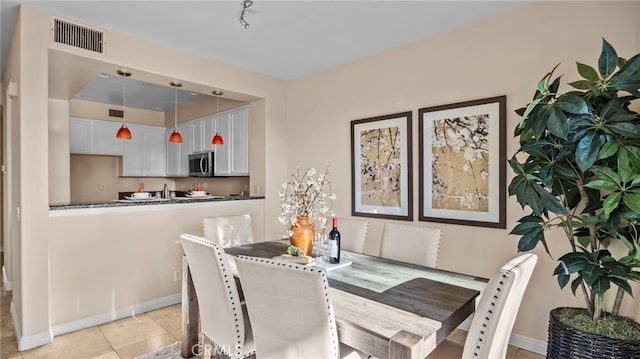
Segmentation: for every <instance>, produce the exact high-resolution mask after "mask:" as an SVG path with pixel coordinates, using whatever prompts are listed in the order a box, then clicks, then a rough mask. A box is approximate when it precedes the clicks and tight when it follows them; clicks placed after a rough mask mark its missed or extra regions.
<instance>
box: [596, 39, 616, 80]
mask: <svg viewBox="0 0 640 359" xmlns="http://www.w3.org/2000/svg"><path fill="white" fill-rule="evenodd" d="M616 66H618V54H616V50H615V49H614V48H613V46H611V44H609V43H608V42H607V40H605V39H602V52H601V53H600V58H599V59H598V69H599V70H600V74H601V75H602V78H604V79H606V78H608V77H609V76H610V75H611V74H612V73H613V71H615V70H616Z"/></svg>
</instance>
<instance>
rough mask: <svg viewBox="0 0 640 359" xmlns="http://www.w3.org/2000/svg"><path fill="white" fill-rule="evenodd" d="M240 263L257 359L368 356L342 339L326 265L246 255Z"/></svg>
mask: <svg viewBox="0 0 640 359" xmlns="http://www.w3.org/2000/svg"><path fill="white" fill-rule="evenodd" d="M236 265H237V267H238V276H239V277H240V283H242V286H243V289H244V292H245V299H246V303H247V309H248V312H249V317H250V318H251V325H252V326H253V335H254V338H255V343H256V357H257V358H260V359H300V358H305V359H331V358H361V357H362V358H367V356H366V355H364V354H361V353H360V352H358V351H356V350H354V349H352V348H350V347H348V346H346V345H341V344H340V341H339V340H338V330H337V327H336V321H335V317H334V314H333V306H332V304H331V300H330V299H329V293H328V288H329V283H328V281H327V275H326V272H325V270H324V269H322V268H317V267H306V266H303V265H297V264H292V263H285V262H276V261H272V260H269V259H265V258H255V257H246V256H238V257H236ZM361 355H362V356H361Z"/></svg>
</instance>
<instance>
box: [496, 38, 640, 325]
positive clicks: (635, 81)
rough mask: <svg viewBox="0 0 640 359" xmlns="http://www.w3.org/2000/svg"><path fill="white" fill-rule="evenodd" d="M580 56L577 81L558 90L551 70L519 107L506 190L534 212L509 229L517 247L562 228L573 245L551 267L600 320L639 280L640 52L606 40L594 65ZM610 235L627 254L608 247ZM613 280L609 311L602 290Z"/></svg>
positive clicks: (524, 247)
mask: <svg viewBox="0 0 640 359" xmlns="http://www.w3.org/2000/svg"><path fill="white" fill-rule="evenodd" d="M577 65H578V73H579V74H580V76H581V77H582V80H579V81H575V82H572V83H570V84H569V85H570V86H572V87H573V88H574V89H575V90H572V91H568V92H564V93H562V92H560V91H559V90H560V77H556V78H555V79H552V77H553V72H554V71H551V72H549V73H548V74H546V75H545V76H544V77H543V78H542V80H540V82H539V83H538V87H537V90H536V92H535V95H534V98H533V100H532V101H531V102H530V103H529V104H528V105H527V107H526V108H523V109H520V110H518V111H516V112H517V113H518V114H519V115H521V116H522V119H521V121H520V123H519V124H518V126H517V127H516V129H515V132H514V136H515V137H516V138H518V139H519V142H520V148H519V149H518V151H517V152H516V153H515V154H514V156H513V157H512V158H511V159H510V161H509V163H510V166H511V168H512V169H513V171H514V172H515V174H516V176H515V177H514V178H513V180H512V181H511V183H510V185H509V195H511V196H514V195H515V196H516V199H517V201H518V203H519V204H520V205H521V206H522V208H523V209H525V208H528V209H530V210H531V213H530V214H528V215H526V216H524V217H522V218H521V219H520V220H519V223H518V224H517V225H516V226H515V227H514V228H513V230H512V231H511V233H512V234H516V235H519V236H520V240H519V243H518V251H521V252H522V251H529V250H532V249H533V248H535V247H536V246H537V245H540V244H541V245H543V246H544V248H545V250H546V251H547V253H549V247H548V245H547V240H546V237H545V234H547V233H548V232H547V230H549V229H552V228H559V229H561V230H562V231H564V234H565V235H566V239H567V240H568V244H569V246H568V248H569V251H568V252H567V253H565V254H564V255H562V256H560V257H559V258H558V261H559V264H558V266H557V267H556V269H555V271H554V275H555V276H557V280H558V284H559V285H560V287H561V288H564V287H565V286H566V285H567V284H569V283H570V287H571V290H572V291H573V293H574V294H576V292H580V293H581V295H583V296H584V299H585V303H586V308H587V309H588V311H589V314H590V315H591V317H592V318H594V319H595V320H598V319H599V318H602V317H603V316H605V314H606V313H607V312H610V313H611V314H612V315H618V313H619V309H620V304H621V301H622V298H623V296H624V294H625V293H628V294H632V290H631V286H630V282H640V272H639V268H640V243H639V238H640V116H639V114H638V112H636V111H634V110H633V106H637V105H638V103H636V100H638V98H639V97H640V92H639V91H638V89H639V88H640V54H638V55H636V56H633V57H632V58H630V59H629V60H625V59H623V58H620V57H618V55H617V54H616V51H615V49H614V48H613V47H612V46H611V45H610V44H609V43H608V42H607V41H606V40H603V43H602V52H601V55H600V58H599V60H598V65H597V69H596V68H594V67H592V66H589V65H585V64H581V63H578V64H577ZM556 68H557V66H556ZM554 70H555V68H554ZM614 243H619V244H622V245H623V246H619V245H618V247H621V248H622V249H623V250H622V252H623V253H622V254H618V255H614V254H612V252H610V250H609V248H610V246H612V245H614ZM614 252H615V253H618V252H620V251H614ZM549 254H550V255H551V253H549ZM612 284H613V285H615V286H612ZM615 287H617V295H616V299H615V301H614V303H613V304H612V306H611V310H610V311H608V310H606V308H605V300H604V299H605V293H606V292H607V291H608V290H610V289H612V288H615Z"/></svg>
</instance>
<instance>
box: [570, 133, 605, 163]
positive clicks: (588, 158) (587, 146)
mask: <svg viewBox="0 0 640 359" xmlns="http://www.w3.org/2000/svg"><path fill="white" fill-rule="evenodd" d="M599 152H600V142H599V141H598V138H597V137H596V136H595V133H593V132H588V133H587V134H586V135H585V136H584V137H582V138H581V139H580V142H578V147H577V148H576V163H577V164H578V167H579V168H580V170H581V171H582V172H584V171H586V170H587V169H589V167H591V166H592V165H593V164H594V163H595V162H596V160H597V159H598V153H599Z"/></svg>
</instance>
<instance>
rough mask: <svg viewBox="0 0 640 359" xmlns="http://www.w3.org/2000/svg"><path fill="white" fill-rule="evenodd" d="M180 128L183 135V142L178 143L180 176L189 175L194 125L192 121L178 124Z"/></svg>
mask: <svg viewBox="0 0 640 359" xmlns="http://www.w3.org/2000/svg"><path fill="white" fill-rule="evenodd" d="M178 130H179V131H180V134H181V135H182V143H181V144H179V145H178V147H179V149H180V150H179V154H178V176H180V177H188V176H189V158H188V157H189V154H191V148H192V145H191V143H192V142H193V133H192V126H191V124H190V123H188V122H186V123H181V124H178Z"/></svg>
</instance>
